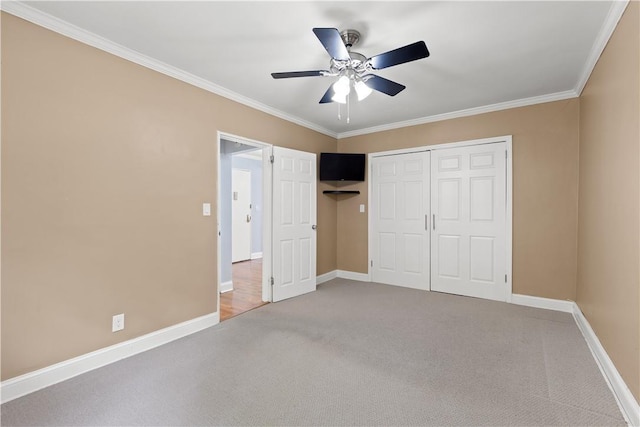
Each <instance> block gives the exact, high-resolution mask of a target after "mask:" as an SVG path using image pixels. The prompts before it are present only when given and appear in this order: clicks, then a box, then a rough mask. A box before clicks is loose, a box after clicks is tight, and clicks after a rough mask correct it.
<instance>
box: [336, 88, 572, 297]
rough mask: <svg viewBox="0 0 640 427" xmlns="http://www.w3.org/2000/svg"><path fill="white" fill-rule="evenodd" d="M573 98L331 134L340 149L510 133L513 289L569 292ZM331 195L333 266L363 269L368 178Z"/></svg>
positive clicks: (536, 292) (568, 294)
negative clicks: (335, 197)
mask: <svg viewBox="0 0 640 427" xmlns="http://www.w3.org/2000/svg"><path fill="white" fill-rule="evenodd" d="M578 119H579V100H578V99H571V100H567V101H559V102H552V103H547V104H539V105H534V106H530V107H523V108H515V109H511V110H505V111H499V112H494V113H487V114H481V115H477V116H472V117H465V118H459V119H453V120H446V121H441V122H435V123H428V124H424V125H420V126H413V127H407V128H402V129H396V130H391V131H387V132H379V133H376V134H371V135H362V136H357V137H352V138H346V139H341V140H339V141H338V149H339V150H340V151H342V152H363V153H372V152H379V151H386V150H393V149H400V148H408V147H418V146H424V145H433V144H441V143H448V142H457V141H465V140H471V139H479V138H488V137H493V136H502V135H513V292H514V293H518V294H525V295H534V296H540V297H546V298H556V299H571V300H573V299H575V285H576V262H577V261H576V245H577V236H576V233H577V205H578ZM353 188H357V189H359V190H360V191H361V194H360V195H359V196H357V197H351V198H348V199H344V200H341V201H339V202H338V268H339V269H341V270H350V271H357V272H362V273H366V272H367V218H366V216H365V215H364V214H358V213H357V212H358V204H360V203H364V204H366V203H367V197H368V196H367V184H366V183H361V184H357V185H354V186H353Z"/></svg>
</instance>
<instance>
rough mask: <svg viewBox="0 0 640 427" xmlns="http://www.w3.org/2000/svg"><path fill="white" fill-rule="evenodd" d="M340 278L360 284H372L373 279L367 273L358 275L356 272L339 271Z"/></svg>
mask: <svg viewBox="0 0 640 427" xmlns="http://www.w3.org/2000/svg"><path fill="white" fill-rule="evenodd" d="M337 273H338V277H339V278H341V279H349V280H358V281H360V282H370V281H371V279H370V278H369V275H368V274H366V273H356V272H355V271H346V270H337Z"/></svg>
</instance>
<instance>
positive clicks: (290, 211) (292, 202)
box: [272, 147, 317, 301]
mask: <svg viewBox="0 0 640 427" xmlns="http://www.w3.org/2000/svg"><path fill="white" fill-rule="evenodd" d="M273 156H274V157H273V159H274V161H273V286H272V299H273V301H281V300H283V299H286V298H291V297H295V296H298V295H302V294H305V293H307V292H311V291H315V290H316V240H317V236H316V204H317V201H316V155H315V154H314V153H307V152H303V151H296V150H290V149H287V148H281V147H273Z"/></svg>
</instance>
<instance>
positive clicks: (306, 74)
mask: <svg viewBox="0 0 640 427" xmlns="http://www.w3.org/2000/svg"><path fill="white" fill-rule="evenodd" d="M323 73H328V71H324V70H314V71H290V72H288V73H271V77H273V78H274V79H288V78H290V77H318V76H320V77H321V76H324V74H323Z"/></svg>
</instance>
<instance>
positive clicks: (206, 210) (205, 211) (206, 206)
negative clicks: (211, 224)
mask: <svg viewBox="0 0 640 427" xmlns="http://www.w3.org/2000/svg"><path fill="white" fill-rule="evenodd" d="M202 216H211V203H203V204H202Z"/></svg>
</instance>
